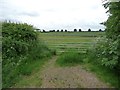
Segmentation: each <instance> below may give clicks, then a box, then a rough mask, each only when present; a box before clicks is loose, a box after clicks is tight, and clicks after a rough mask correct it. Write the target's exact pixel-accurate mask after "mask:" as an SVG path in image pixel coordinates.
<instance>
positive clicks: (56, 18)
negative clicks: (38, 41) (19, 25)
mask: <svg viewBox="0 0 120 90" xmlns="http://www.w3.org/2000/svg"><path fill="white" fill-rule="evenodd" d="M105 12H106V10H105V9H104V7H103V6H102V0H0V19H1V20H12V21H18V22H25V23H29V24H32V25H34V26H35V27H37V28H40V29H45V30H52V29H55V30H57V29H59V30H60V29H67V30H73V29H74V28H77V29H79V28H81V29H82V30H88V28H91V29H93V30H98V29H100V28H101V29H104V26H102V25H100V24H99V23H101V22H103V21H106V20H107V17H108V16H107V14H106V13H105Z"/></svg>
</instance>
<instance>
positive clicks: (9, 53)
mask: <svg viewBox="0 0 120 90" xmlns="http://www.w3.org/2000/svg"><path fill="white" fill-rule="evenodd" d="M51 55H52V53H51V50H50V49H48V47H47V46H46V45H45V44H43V43H42V42H41V41H40V40H39V39H38V34H37V32H35V31H34V27H33V26H31V25H28V24H26V23H25V24H20V23H11V22H3V23H2V86H3V88H6V87H11V86H12V85H13V84H14V83H15V82H16V81H18V80H19V77H20V76H21V75H30V74H31V72H32V70H33V68H34V67H32V66H31V65H32V63H34V62H35V61H37V60H42V58H45V57H50V56H51Z"/></svg>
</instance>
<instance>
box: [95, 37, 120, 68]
mask: <svg viewBox="0 0 120 90" xmlns="http://www.w3.org/2000/svg"><path fill="white" fill-rule="evenodd" d="M119 46H120V39H116V40H112V39H108V38H106V37H103V38H101V39H99V40H98V41H97V45H96V56H97V58H98V62H99V63H100V64H101V65H103V66H106V67H108V68H111V69H113V68H115V69H119V68H120V66H119V59H120V47H119Z"/></svg>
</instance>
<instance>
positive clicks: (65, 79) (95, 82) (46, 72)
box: [40, 56, 109, 88]
mask: <svg viewBox="0 0 120 90" xmlns="http://www.w3.org/2000/svg"><path fill="white" fill-rule="evenodd" d="M56 59H57V56H55V57H53V58H52V59H51V60H49V61H48V62H47V63H46V64H45V65H44V68H43V70H42V72H41V76H40V78H42V85H41V88H109V86H108V85H106V84H105V83H103V82H101V81H100V80H99V79H98V78H97V77H96V76H95V75H94V74H93V73H91V72H89V71H86V70H84V69H82V67H81V66H80V65H79V66H74V67H56V66H55V61H56Z"/></svg>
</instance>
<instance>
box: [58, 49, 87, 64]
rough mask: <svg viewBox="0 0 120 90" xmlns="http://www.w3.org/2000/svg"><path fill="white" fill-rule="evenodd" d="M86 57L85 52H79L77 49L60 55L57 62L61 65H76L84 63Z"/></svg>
mask: <svg viewBox="0 0 120 90" xmlns="http://www.w3.org/2000/svg"><path fill="white" fill-rule="evenodd" d="M84 57H85V55H84V54H82V53H78V52H77V51H66V52H64V53H62V54H61V55H60V56H59V58H58V59H57V60H56V63H57V64H59V65H60V66H74V65H77V64H82V63H83V59H84Z"/></svg>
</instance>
